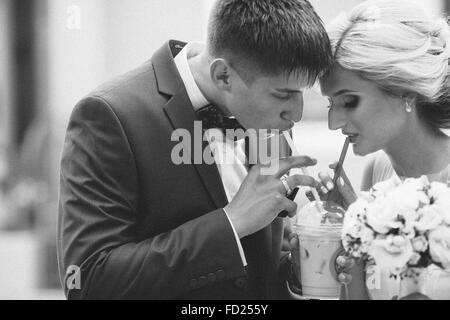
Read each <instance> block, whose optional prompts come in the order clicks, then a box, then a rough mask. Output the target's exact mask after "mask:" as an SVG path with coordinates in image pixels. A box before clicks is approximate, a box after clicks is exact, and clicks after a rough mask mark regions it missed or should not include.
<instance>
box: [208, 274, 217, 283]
mask: <svg viewBox="0 0 450 320" xmlns="http://www.w3.org/2000/svg"><path fill="white" fill-rule="evenodd" d="M216 279H217V277H216V275H215V274H214V273H210V274H208V281H209V283H210V284H213V283H214V282H216Z"/></svg>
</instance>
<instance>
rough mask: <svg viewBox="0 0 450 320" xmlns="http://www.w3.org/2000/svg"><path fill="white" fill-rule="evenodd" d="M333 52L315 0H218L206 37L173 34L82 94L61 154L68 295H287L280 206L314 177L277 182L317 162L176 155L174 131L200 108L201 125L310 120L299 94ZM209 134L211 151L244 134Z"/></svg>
mask: <svg viewBox="0 0 450 320" xmlns="http://www.w3.org/2000/svg"><path fill="white" fill-rule="evenodd" d="M330 61H331V54H330V47H329V42H328V37H327V35H326V32H325V30H324V28H323V26H322V23H321V21H320V19H319V18H318V16H317V14H316V13H315V12H314V10H313V8H312V7H311V5H310V4H309V3H308V2H307V1H306V0H218V1H217V3H216V4H215V6H214V8H213V10H212V13H211V16H210V24H209V30H208V40H207V43H206V44H205V45H202V44H196V43H190V44H187V45H186V44H185V43H182V42H179V41H169V42H168V43H166V44H164V45H163V46H162V48H161V49H159V50H158V51H157V52H156V53H155V54H154V55H153V57H152V58H151V60H150V61H148V62H147V63H145V64H144V65H143V66H141V67H139V68H138V69H136V70H134V71H131V72H129V73H128V74H126V75H124V76H122V77H120V78H118V79H117V80H115V81H113V82H110V83H108V84H105V85H103V86H102V87H100V88H99V89H97V90H96V91H94V92H92V93H91V94H89V95H88V96H87V97H85V98H84V99H83V100H82V101H81V102H79V103H78V104H77V106H76V107H75V109H74V111H73V113H72V115H71V118H70V122H69V125H68V129H67V135H66V140H65V144H64V151H63V156H62V162H61V180H60V182H61V185H60V206H59V223H58V261H59V267H60V273H61V280H62V283H63V285H64V288H65V291H66V294H67V297H68V298H69V299H275V298H279V297H280V296H279V290H278V289H279V283H280V279H279V274H280V267H281V264H280V260H281V258H282V256H281V249H282V238H283V219H282V218H279V217H277V215H278V214H279V213H280V212H281V211H286V212H288V214H289V215H290V216H292V215H294V214H295V212H296V204H295V202H293V201H291V200H289V199H288V198H286V192H287V191H290V190H289V189H293V188H294V187H295V186H298V185H304V186H313V187H315V186H316V185H317V181H315V180H314V179H313V178H311V177H307V176H301V175H292V176H290V177H289V178H287V179H285V181H282V179H281V178H282V176H283V175H284V174H285V173H287V172H288V171H289V170H290V169H291V168H293V167H300V166H310V165H314V164H315V160H313V159H311V158H309V157H306V156H305V157H288V158H286V159H282V160H280V162H279V166H278V170H276V172H273V173H272V174H263V173H262V168H263V167H262V166H261V165H255V166H253V167H252V168H251V169H250V171H249V172H248V174H247V171H246V170H247V169H246V168H245V169H244V167H243V166H242V164H241V165H239V164H238V163H237V164H236V163H233V164H229V165H228V164H225V163H220V161H218V160H217V158H216V156H217V154H214V157H215V158H214V160H215V162H213V163H212V164H206V163H204V162H202V163H200V164H199V163H194V164H190V163H189V162H188V163H186V162H185V163H182V164H177V161H174V152H173V150H174V147H175V146H176V145H177V144H176V141H174V135H173V134H174V132H188V133H190V134H192V136H194V139H195V131H196V128H195V125H194V122H195V121H196V120H199V119H200V114H203V115H205V114H206V116H205V118H204V119H205V120H204V121H203V124H205V125H206V122H208V121H207V120H208V119H216V120H217V119H220V120H221V121H218V122H217V124H215V126H217V127H221V126H224V123H226V122H227V121H228V120H229V121H231V122H233V120H234V123H235V124H236V123H238V124H239V125H241V126H242V127H244V128H245V129H280V130H289V129H290V128H292V126H293V124H294V123H295V122H297V121H300V119H301V115H302V108H303V100H302V99H303V98H302V90H303V89H304V88H305V87H307V86H310V85H311V84H312V83H313V82H314V81H315V79H316V78H317V76H319V75H320V74H321V73H322V72H324V71H325V70H326V69H327V68H328V67H329V64H330ZM210 104H213V105H214V106H215V108H211V107H210V106H209V105H210ZM205 110H206V111H205ZM203 115H202V117H203ZM231 115H232V116H235V118H234V117H230V116H231ZM225 120H227V121H225ZM235 120H238V122H236V121H235ZM224 127H225V126H224ZM212 129H213V130H214V125H213V126H212ZM177 130H178V131H177ZM180 130H182V131H180ZM208 132H209V131H206V133H205V137H206V138H207V139H206V140H207V141H203V147H207V146H208V144H209V145H210V146H211V145H213V144H214V145H215V147H216V148H217V149H214V150H216V151H217V150H224V149H226V148H228V147H229V146H230V144H234V143H235V142H234V141H232V142H230V141H225V142H223V143H222V142H220V141H217V142H216V141H214V140H211V139H210V136H208V134H207V133H208ZM175 136H176V135H175ZM200 143H201V142H200ZM193 144H195V142H194V143H193ZM194 149H195V148H194ZM202 150H203V149H202ZM194 151H195V150H194ZM187 152H188V151H187ZM188 153H189V152H188ZM194 153H195V152H192V153H191V154H188V158H191V159H194V158H195V157H196V156H197V155H195V154H194ZM183 156H185V155H183ZM244 170H245V171H244ZM280 179H281V180H280Z"/></svg>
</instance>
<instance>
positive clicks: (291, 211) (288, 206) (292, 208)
mask: <svg viewBox="0 0 450 320" xmlns="http://www.w3.org/2000/svg"><path fill="white" fill-rule="evenodd" d="M285 199H286V200H285V201H284V210H286V211H287V213H288V216H289V217H291V218H292V217H294V216H295V215H296V214H297V203H295V202H294V201H291V200H289V199H288V198H285Z"/></svg>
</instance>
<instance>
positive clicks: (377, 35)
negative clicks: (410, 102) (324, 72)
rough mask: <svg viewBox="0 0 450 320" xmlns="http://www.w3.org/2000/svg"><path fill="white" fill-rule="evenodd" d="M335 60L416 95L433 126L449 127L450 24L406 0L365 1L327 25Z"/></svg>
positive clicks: (392, 90) (382, 83) (393, 88)
mask: <svg viewBox="0 0 450 320" xmlns="http://www.w3.org/2000/svg"><path fill="white" fill-rule="evenodd" d="M328 34H329V37H330V41H331V45H332V50H333V54H334V59H335V63H337V64H339V65H340V66H341V67H343V68H345V69H347V70H350V71H353V72H356V73H357V74H359V75H360V76H361V77H362V78H364V79H367V80H370V81H374V82H375V83H376V84H377V85H378V86H379V87H380V88H382V89H383V90H385V91H386V92H389V93H392V94H396V95H401V96H409V95H411V94H413V95H414V96H415V97H416V108H417V111H418V113H419V115H420V116H421V117H422V118H423V120H425V121H426V122H427V123H428V124H429V125H431V126H432V127H433V128H438V129H441V128H450V89H449V85H450V77H449V74H450V72H449V71H450V70H449V69H450V68H449V58H450V27H449V25H448V23H447V19H444V18H437V19H433V18H431V17H430V16H428V15H427V13H426V11H425V10H424V9H423V8H421V7H420V6H419V5H418V4H414V3H413V2H411V1H406V0H376V1H373V0H372V1H366V2H364V3H362V4H360V5H358V6H357V7H355V8H354V9H352V10H351V11H350V12H348V13H347V14H341V15H340V16H338V17H337V18H336V19H335V20H334V21H333V22H332V23H331V25H330V26H329V27H328Z"/></svg>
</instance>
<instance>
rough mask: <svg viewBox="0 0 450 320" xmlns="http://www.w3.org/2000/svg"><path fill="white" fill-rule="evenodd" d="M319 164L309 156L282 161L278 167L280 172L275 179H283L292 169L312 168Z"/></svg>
mask: <svg viewBox="0 0 450 320" xmlns="http://www.w3.org/2000/svg"><path fill="white" fill-rule="evenodd" d="M316 164H317V160H316V159H312V158H311V157H308V156H298V157H289V158H284V159H280V161H279V163H278V165H279V167H278V171H277V173H276V174H275V175H274V177H275V178H278V179H279V178H281V177H282V176H283V175H284V174H286V173H287V172H288V171H289V170H291V169H292V168H301V167H311V166H315V165H316Z"/></svg>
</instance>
